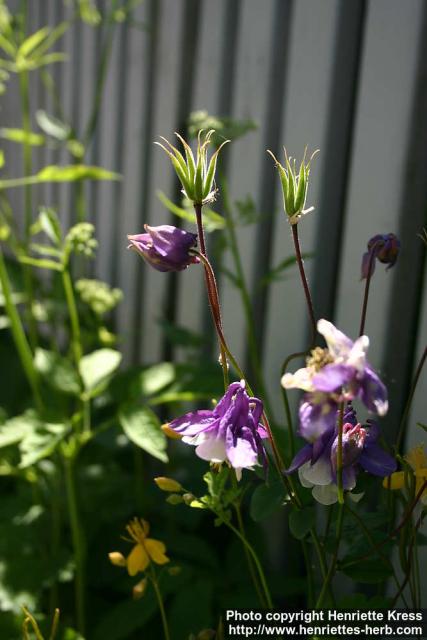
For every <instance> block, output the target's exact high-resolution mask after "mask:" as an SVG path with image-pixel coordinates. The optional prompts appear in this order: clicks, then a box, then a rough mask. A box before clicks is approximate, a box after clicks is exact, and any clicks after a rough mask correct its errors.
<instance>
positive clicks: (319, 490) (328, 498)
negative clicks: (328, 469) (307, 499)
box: [311, 484, 338, 505]
mask: <svg viewBox="0 0 427 640" xmlns="http://www.w3.org/2000/svg"><path fill="white" fill-rule="evenodd" d="M311 493H312V494H313V498H314V499H315V500H317V502H320V504H324V505H330V504H335V503H336V502H337V501H338V489H337V486H336V485H335V484H329V485H326V486H323V487H314V489H313V491H312V492H311Z"/></svg>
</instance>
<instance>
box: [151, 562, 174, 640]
mask: <svg viewBox="0 0 427 640" xmlns="http://www.w3.org/2000/svg"><path fill="white" fill-rule="evenodd" d="M150 577H151V583H152V585H153V587H154V591H155V593H156V598H157V603H158V605H159V610H160V616H161V618H162V625H163V634H164V636H165V640H170V634H169V625H168V620H167V617H166V611H165V606H164V603H163V598H162V593H161V591H160V588H159V583H158V581H157V578H156V575H155V573H154V570H152V571H151V576H150Z"/></svg>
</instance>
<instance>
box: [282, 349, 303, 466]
mask: <svg viewBox="0 0 427 640" xmlns="http://www.w3.org/2000/svg"><path fill="white" fill-rule="evenodd" d="M306 355H307V352H306V351H299V352H297V353H291V355H289V356H288V357H287V358H286V360H285V361H284V362H283V364H282V369H281V377H283V376H284V375H285V373H286V369H287V368H288V364H289V363H290V362H291V361H292V360H294V359H295V358H300V357H302V356H306ZM281 390H282V399H283V406H284V409H285V415H286V422H287V427H288V436H289V444H290V447H291V460H292V459H293V457H294V455H295V437H294V429H293V424H292V422H293V421H292V415H291V408H290V405H289V398H288V393H287V391H286V389H285V388H284V387H283V386H281Z"/></svg>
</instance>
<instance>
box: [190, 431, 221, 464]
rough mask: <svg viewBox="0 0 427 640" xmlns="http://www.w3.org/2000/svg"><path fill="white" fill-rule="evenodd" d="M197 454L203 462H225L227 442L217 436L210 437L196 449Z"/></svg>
mask: <svg viewBox="0 0 427 640" xmlns="http://www.w3.org/2000/svg"><path fill="white" fill-rule="evenodd" d="M196 454H197V455H198V456H199V458H202V460H209V461H210V462H224V460H225V459H226V451H225V442H224V441H223V440H220V439H218V438H215V436H213V437H209V436H208V437H207V438H206V440H205V441H204V442H202V443H201V444H199V446H198V447H197V449H196Z"/></svg>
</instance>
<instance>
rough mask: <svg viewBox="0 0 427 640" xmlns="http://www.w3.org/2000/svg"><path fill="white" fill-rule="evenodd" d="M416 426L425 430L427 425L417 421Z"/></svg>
mask: <svg viewBox="0 0 427 640" xmlns="http://www.w3.org/2000/svg"><path fill="white" fill-rule="evenodd" d="M417 427H420V428H421V429H424V431H427V425H426V424H422V422H417Z"/></svg>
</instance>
